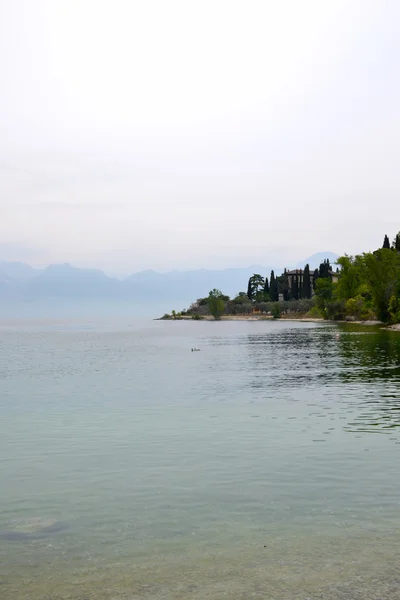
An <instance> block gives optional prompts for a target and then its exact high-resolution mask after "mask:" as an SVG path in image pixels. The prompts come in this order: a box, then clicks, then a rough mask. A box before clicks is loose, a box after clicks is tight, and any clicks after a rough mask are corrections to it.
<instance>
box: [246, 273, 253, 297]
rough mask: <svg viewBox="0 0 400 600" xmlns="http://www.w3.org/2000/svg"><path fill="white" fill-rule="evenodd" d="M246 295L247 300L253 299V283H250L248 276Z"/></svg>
mask: <svg viewBox="0 0 400 600" xmlns="http://www.w3.org/2000/svg"><path fill="white" fill-rule="evenodd" d="M247 297H248V299H249V300H253V285H252V281H251V277H250V279H249V283H248V285H247Z"/></svg>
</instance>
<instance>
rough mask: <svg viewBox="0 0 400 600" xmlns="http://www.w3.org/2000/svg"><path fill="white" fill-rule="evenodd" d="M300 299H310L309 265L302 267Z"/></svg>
mask: <svg viewBox="0 0 400 600" xmlns="http://www.w3.org/2000/svg"><path fill="white" fill-rule="evenodd" d="M302 297H303V298H311V278H310V265H306V266H305V267H304V275H303V292H302Z"/></svg>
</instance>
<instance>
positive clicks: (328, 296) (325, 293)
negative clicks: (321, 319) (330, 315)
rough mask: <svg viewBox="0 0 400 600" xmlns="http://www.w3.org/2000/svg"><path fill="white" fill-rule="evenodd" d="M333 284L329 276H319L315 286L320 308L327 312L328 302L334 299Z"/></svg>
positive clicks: (324, 312)
mask: <svg viewBox="0 0 400 600" xmlns="http://www.w3.org/2000/svg"><path fill="white" fill-rule="evenodd" d="M332 293H333V284H332V280H331V279H330V278H329V277H319V278H318V279H317V283H316V286H315V296H316V301H317V306H318V308H319V309H320V310H321V311H322V313H323V314H324V315H326V314H327V306H328V303H329V302H330V301H331V300H332Z"/></svg>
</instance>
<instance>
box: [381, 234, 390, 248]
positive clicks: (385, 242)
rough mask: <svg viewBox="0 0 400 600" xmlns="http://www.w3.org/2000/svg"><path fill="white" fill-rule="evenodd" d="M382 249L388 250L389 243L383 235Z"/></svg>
mask: <svg viewBox="0 0 400 600" xmlns="http://www.w3.org/2000/svg"><path fill="white" fill-rule="evenodd" d="M382 248H386V249H387V250H390V242H389V238H388V236H387V235H385V239H384V240H383V246H382Z"/></svg>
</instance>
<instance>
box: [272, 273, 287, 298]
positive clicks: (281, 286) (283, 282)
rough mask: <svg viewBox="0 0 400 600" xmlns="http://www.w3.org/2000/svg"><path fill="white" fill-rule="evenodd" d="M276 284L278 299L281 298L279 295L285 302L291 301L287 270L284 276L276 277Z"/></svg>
mask: <svg viewBox="0 0 400 600" xmlns="http://www.w3.org/2000/svg"><path fill="white" fill-rule="evenodd" d="M276 282H277V284H278V298H279V294H282V296H283V299H284V300H285V301H288V300H289V277H288V274H287V271H286V269H285V270H284V272H283V273H282V275H279V277H276ZM271 300H272V298H271Z"/></svg>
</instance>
